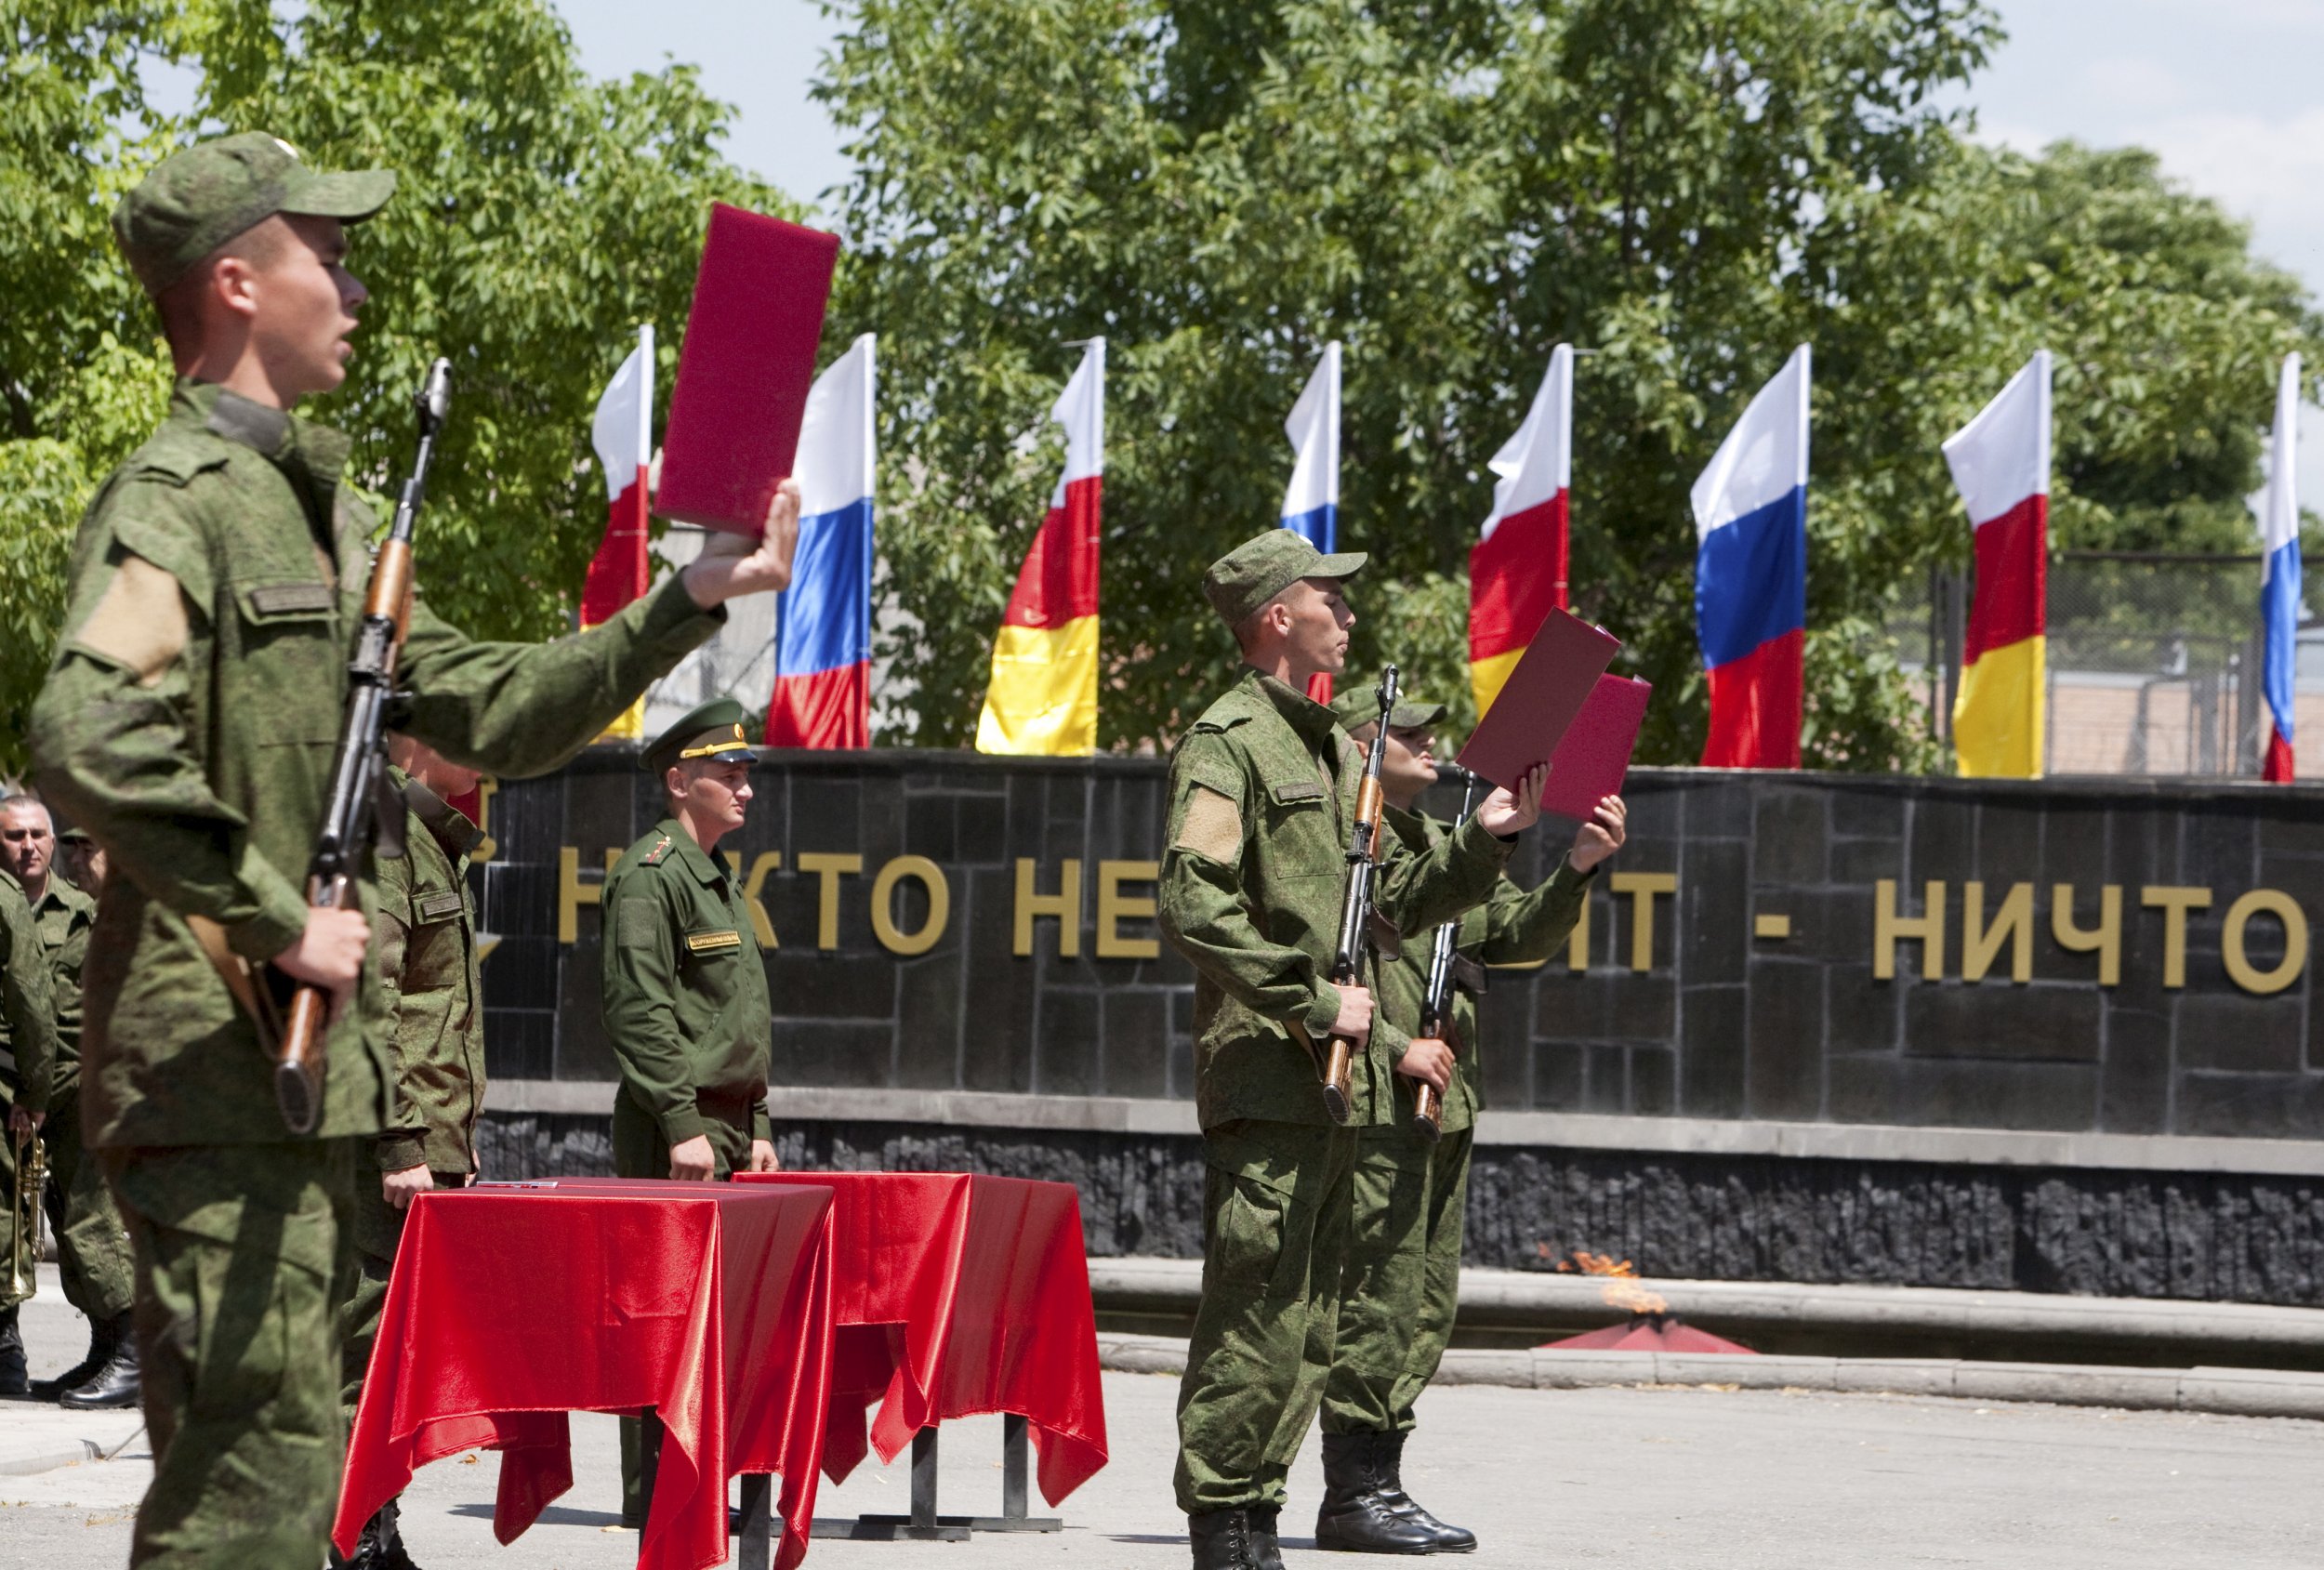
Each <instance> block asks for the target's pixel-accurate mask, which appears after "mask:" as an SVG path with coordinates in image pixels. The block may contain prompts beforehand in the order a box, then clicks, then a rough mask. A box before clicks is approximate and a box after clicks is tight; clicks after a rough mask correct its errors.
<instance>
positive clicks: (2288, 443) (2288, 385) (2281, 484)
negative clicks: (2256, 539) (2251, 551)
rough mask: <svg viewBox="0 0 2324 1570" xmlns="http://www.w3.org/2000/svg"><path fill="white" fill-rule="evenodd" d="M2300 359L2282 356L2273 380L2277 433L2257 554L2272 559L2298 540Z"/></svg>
mask: <svg viewBox="0 0 2324 1570" xmlns="http://www.w3.org/2000/svg"><path fill="white" fill-rule="evenodd" d="M2299 452H2300V357H2299V356H2298V355H2296V354H2287V355H2285V356H2284V368H2283V370H2282V372H2281V373H2280V374H2279V375H2278V377H2277V380H2276V430H2275V434H2274V436H2273V437H2272V438H2271V439H2270V441H2269V442H2268V445H2267V488H2266V489H2265V491H2263V492H2261V493H2260V495H2259V498H2258V499H2259V521H2260V550H2261V552H2262V553H2263V554H2265V555H2273V554H2274V553H2275V552H2276V551H2277V550H2278V549H2280V548H2283V547H2285V546H2287V545H2290V544H2291V542H2292V541H2293V540H2296V539H2298V538H2299V537H2300V464H2299Z"/></svg>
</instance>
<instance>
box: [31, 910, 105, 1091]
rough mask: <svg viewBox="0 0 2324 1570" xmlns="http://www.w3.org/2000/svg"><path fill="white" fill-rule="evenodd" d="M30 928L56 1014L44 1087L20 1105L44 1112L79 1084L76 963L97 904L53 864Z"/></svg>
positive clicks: (84, 952) (84, 954)
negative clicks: (44, 962)
mask: <svg viewBox="0 0 2324 1570" xmlns="http://www.w3.org/2000/svg"><path fill="white" fill-rule="evenodd" d="M32 908H33V928H34V930H37V931H38V932H39V933H40V946H41V950H42V952H43V953H45V954H46V955H47V957H48V1001H49V1004H50V1006H51V1007H52V1008H53V1009H54V1010H55V1012H56V1018H57V1059H56V1062H55V1064H54V1066H53V1067H52V1068H51V1069H50V1071H49V1073H48V1075H47V1076H46V1078H47V1084H46V1087H45V1088H42V1089H40V1090H38V1091H32V1090H31V1089H30V1088H29V1087H28V1091H27V1094H26V1096H25V1098H24V1104H25V1105H26V1106H29V1107H31V1108H32V1109H33V1111H34V1112H42V1113H45V1112H46V1111H47V1110H48V1107H49V1104H50V1102H52V1101H54V1100H58V1099H60V1098H62V1097H65V1096H68V1095H70V1094H72V1093H73V1090H74V1089H75V1088H78V1087H79V1085H80V1083H81V967H82V966H83V965H84V964H85V963H86V961H87V959H88V935H89V930H90V929H91V928H92V927H94V926H96V924H97V902H96V901H95V900H93V899H91V898H89V897H88V896H87V895H86V894H84V893H83V892H81V891H80V890H78V889H76V888H74V887H73V885H72V884H70V883H68V882H66V881H65V879H64V878H63V877H61V876H59V874H58V873H57V872H56V871H55V869H54V868H51V869H50V871H49V874H48V887H47V888H46V889H44V890H42V891H41V896H40V903H39V904H36V905H33V907H32Z"/></svg>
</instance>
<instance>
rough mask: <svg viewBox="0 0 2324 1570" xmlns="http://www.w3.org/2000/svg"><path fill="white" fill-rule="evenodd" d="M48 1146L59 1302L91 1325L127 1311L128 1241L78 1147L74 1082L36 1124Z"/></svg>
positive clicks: (94, 1167) (99, 1175) (101, 1172)
mask: <svg viewBox="0 0 2324 1570" xmlns="http://www.w3.org/2000/svg"><path fill="white" fill-rule="evenodd" d="M40 1131H41V1135H42V1137H43V1138H44V1139H45V1140H46V1141H47V1144H48V1193H47V1194H46V1195H44V1196H43V1201H44V1204H45V1207H46V1209H47V1212H48V1230H49V1231H50V1232H52V1233H54V1234H56V1238H57V1268H58V1273H59V1274H60V1275H61V1276H62V1277H63V1278H64V1300H65V1301H66V1302H68V1303H71V1304H72V1305H73V1307H74V1308H76V1309H79V1310H80V1311H81V1312H82V1313H85V1314H86V1315H88V1317H89V1319H90V1320H91V1321H92V1322H98V1321H103V1320H107V1319H111V1318H112V1317H113V1316H114V1315H115V1314H118V1313H128V1312H129V1304H130V1301H131V1300H132V1298H133V1297H134V1295H135V1294H134V1292H133V1290H132V1287H131V1285H130V1275H131V1267H130V1261H129V1238H128V1234H126V1233H125V1232H124V1231H122V1227H121V1212H120V1211H118V1210H117V1209H115V1208H114V1207H113V1196H112V1191H111V1190H110V1189H108V1188H106V1186H105V1169H104V1168H103V1167H102V1166H101V1165H99V1163H98V1161H97V1160H96V1158H95V1155H94V1153H92V1152H90V1151H88V1150H86V1149H84V1148H83V1147H82V1144H81V1089H80V1085H79V1083H78V1082H77V1081H75V1082H74V1083H73V1085H72V1086H71V1087H70V1088H67V1089H66V1090H64V1091H63V1092H62V1093H61V1094H59V1095H56V1096H52V1097H51V1098H50V1100H49V1102H48V1120H47V1121H46V1123H43V1124H42V1125H41V1126H40Z"/></svg>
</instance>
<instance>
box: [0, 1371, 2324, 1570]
mask: <svg viewBox="0 0 2324 1570" xmlns="http://www.w3.org/2000/svg"><path fill="white" fill-rule="evenodd" d="M1176 1394H1177V1382H1176V1380H1174V1379H1170V1378H1168V1377H1166V1376H1159V1375H1139V1374H1128V1373H1109V1374H1108V1375H1106V1377H1105V1395H1106V1418H1107V1427H1108V1430H1109V1431H1110V1433H1111V1436H1112V1440H1113V1448H1114V1458H1113V1463H1112V1464H1111V1465H1110V1466H1108V1467H1107V1468H1106V1469H1105V1470H1104V1471H1102V1472H1100V1473H1099V1474H1098V1475H1097V1476H1096V1477H1095V1478H1094V1479H1092V1480H1091V1481H1090V1482H1089V1484H1087V1485H1086V1486H1085V1487H1084V1488H1083V1489H1082V1490H1081V1492H1080V1493H1078V1494H1076V1495H1075V1496H1074V1497H1072V1498H1070V1499H1068V1500H1067V1501H1066V1502H1065V1504H1064V1506H1063V1511H1062V1514H1063V1516H1064V1518H1065V1520H1066V1522H1067V1530H1066V1531H1064V1532H1063V1533H1061V1534H1058V1535H1057V1536H1054V1537H1016V1538H1007V1537H982V1538H979V1539H977V1540H975V1541H972V1542H971V1543H968V1544H908V1543H895V1544H891V1543H850V1542H818V1543H816V1544H815V1545H814V1546H813V1549H812V1552H811V1553H810V1555H809V1558H808V1563H809V1564H810V1565H814V1566H824V1567H825V1570H985V1567H997V1566H1018V1565H1027V1564H1059V1565H1090V1566H1103V1567H1115V1566H1119V1567H1122V1570H1145V1567H1149V1566H1151V1567H1153V1570H1164V1567H1171V1566H1178V1565H1182V1564H1184V1563H1186V1550H1185V1547H1184V1544H1183V1539H1182V1524H1181V1521H1180V1518H1179V1517H1178V1515H1177V1514H1176V1512H1175V1511H1173V1510H1172V1508H1171V1503H1170V1496H1169V1470H1170V1461H1171V1447H1172V1443H1173V1433H1174V1429H1173V1423H1172V1410H1173V1405H1174V1401H1175V1397H1176ZM13 1415H14V1411H13V1409H0V1427H4V1426H6V1424H7V1418H8V1417H11V1416H13ZM1421 1418H1422V1426H1421V1429H1420V1431H1419V1434H1418V1435H1417V1436H1416V1438H1415V1439H1414V1441H1413V1443H1412V1448H1411V1451H1410V1453H1409V1457H1408V1459H1407V1465H1406V1478H1407V1481H1408V1482H1409V1483H1410V1484H1411V1485H1412V1487H1413V1489H1414V1491H1415V1492H1416V1493H1418V1494H1419V1497H1422V1498H1423V1499H1425V1500H1426V1501H1427V1502H1428V1503H1429V1504H1431V1505H1432V1506H1433V1508H1435V1509H1436V1510H1437V1511H1440V1512H1441V1513H1442V1514H1444V1515H1445V1516H1446V1517H1447V1518H1449V1519H1452V1520H1456V1521H1460V1522H1463V1523H1465V1524H1469V1525H1472V1526H1473V1527H1475V1528H1476V1529H1477V1531H1478V1533H1479V1534H1480V1536H1481V1537H1482V1538H1483V1548H1482V1549H1481V1550H1480V1551H1479V1552H1478V1553H1476V1554H1475V1555H1473V1556H1471V1557H1470V1558H1468V1559H1466V1560H1464V1561H1460V1562H1459V1563H1465V1564H1469V1565H1473V1566H1476V1567H1477V1570H1500V1567H1506V1570H1519V1567H1524V1570H1535V1567H1538V1566H1543V1565H1578V1566H1595V1565H1604V1566H1618V1565H1620V1566H1628V1565H1653V1566H1655V1567H1656V1570H1759V1567H1766V1570H1799V1567H1800V1566H1802V1565H1803V1564H1804V1565H1815V1566H1816V1567H1817V1570H1853V1567H1858V1566H1863V1567H1875V1566H1877V1567H1888V1566H1921V1565H1974V1566H1977V1567H1979V1570H2010V1567H2016V1566H2023V1567H2025V1570H2131V1567H2144V1566H2149V1565H2161V1564H2169V1565H2195V1566H2207V1565H2227V1564H2232V1565H2235V1566H2236V1567H2237V1570H2279V1567H2280V1570H2295V1567H2297V1570H2312V1567H2313V1566H2314V1565H2316V1564H2317V1563H2319V1562H2320V1561H2324V1493H2319V1491H2318V1490H2317V1487H2316V1479H2317V1475H2318V1469H2319V1468H2320V1467H2324V1423H2318V1422H2313V1421H2304V1420H2299V1419H2287V1418H2236V1417H2218V1416H2212V1415H2207V1414H2193V1413H2183V1412H2121V1411H2111V1410H2106V1409H2104V1408H2097V1407H2086V1406H2070V1407H2068V1406H2044V1405H2027V1404H2014V1405H2003V1404H1991V1405H1981V1404H1978V1403H1976V1402H1972V1401H1961V1400H1949V1399H1933V1398H1926V1397H1907V1396H1882V1395H1865V1394H1848V1393H1840V1392H1803V1391H1784V1392H1777V1391H1752V1390H1720V1389H1703V1388H1695V1389H1685V1388H1671V1387H1666V1388H1657V1389H1635V1388H1608V1389H1592V1390H1570V1391H1569V1390H1554V1391H1552V1390H1521V1389H1504V1388H1498V1387H1492V1386H1463V1387H1457V1388H1449V1389H1443V1390H1437V1391H1433V1392H1431V1393H1430V1394H1429V1396H1428V1397H1427V1398H1426V1400H1425V1402H1424V1403H1423V1405H1422V1407H1421ZM96 1432H98V1430H96V1429H95V1428H94V1427H92V1429H91V1434H92V1436H94V1435H95V1433H96ZM944 1433H945V1437H944V1448H943V1484H942V1486H943V1503H944V1507H945V1508H946V1509H948V1510H970V1509H990V1508H993V1506H994V1505H995V1504H996V1503H997V1497H998V1489H999V1424H998V1421H997V1419H991V1418H986V1419H978V1420H974V1421H971V1422H965V1423H960V1424H957V1425H953V1426H951V1427H948V1428H947V1429H946V1430H945V1431H944ZM574 1447H575V1452H576V1454H575V1458H574V1459H575V1467H574V1471H575V1475H576V1478H577V1481H576V1483H575V1485H574V1491H573V1492H572V1493H571V1494H569V1495H567V1496H566V1497H565V1498H563V1499H562V1500H561V1501H559V1503H558V1504H556V1505H555V1506H552V1507H551V1508H550V1510H549V1511H548V1514H547V1515H546V1516H545V1517H544V1518H543V1519H542V1521H541V1522H540V1523H539V1524H537V1525H535V1527H534V1529H533V1530H532V1531H531V1532H529V1533H527V1534H526V1535H525V1536H524V1537H521V1538H519V1539H518V1540H517V1542H515V1543H514V1544H512V1545H511V1546H509V1547H508V1548H506V1549H503V1548H501V1547H499V1546H498V1545H497V1544H495V1542H494V1541H493V1539H492V1531H491V1519H490V1518H491V1509H492V1503H491V1501H492V1497H493V1488H494V1483H495V1477H496V1475H497V1466H498V1462H497V1459H496V1458H494V1457H492V1456H489V1455H485V1456H480V1457H475V1458H467V1457H463V1458H452V1459H447V1460H444V1461H440V1462H438V1463H436V1464H435V1465H434V1466H431V1467H429V1468H427V1469H426V1470H424V1471H422V1472H421V1473H420V1474H419V1476H418V1478H417V1479H416V1481H415V1483H414V1485H413V1488H412V1491H411V1493H410V1495H409V1496H408V1497H407V1501H406V1522H407V1538H408V1540H409V1542H410V1543H411V1545H412V1548H413V1550H414V1553H415V1555H416V1558H417V1560H418V1562H419V1563H421V1564H423V1565H426V1566H428V1567H429V1570H447V1567H450V1570H460V1567H474V1570H546V1567H549V1566H558V1567H562V1570H598V1567H602V1570H623V1567H626V1566H627V1565H629V1564H631V1563H634V1561H635V1555H636V1551H637V1539H636V1537H634V1536H633V1535H631V1534H628V1533H625V1532H622V1531H620V1530H618V1528H614V1529H612V1530H609V1529H608V1528H609V1527H614V1515H613V1511H614V1508H615V1505H616V1489H615V1483H614V1425H613V1422H612V1420H611V1419H609V1418H592V1417H582V1418H575V1419H574ZM150 1464H151V1463H150V1458H147V1457H146V1456H145V1455H144V1453H143V1446H142V1445H141V1444H140V1445H134V1446H132V1448H131V1450H130V1452H129V1453H127V1454H126V1455H125V1456H124V1457H123V1458H121V1459H120V1460H117V1461H114V1462H111V1463H83V1464H79V1465H75V1466H72V1467H66V1468H62V1469H59V1470H57V1471H49V1472H45V1473H43V1474H40V1475H39V1476H34V1477H13V1476H0V1570H15V1567H18V1566H24V1567H28V1570H29V1567H32V1566H42V1567H47V1566H61V1565H73V1566H81V1565H105V1564H118V1563H122V1562H123V1559H124V1557H125V1551H126V1546H127V1542H128V1536H129V1523H130V1518H131V1512H132V1511H133V1510H134V1508H135V1503H136V1499H137V1497H138V1494H139V1491H140V1490H141V1489H142V1488H143V1485H144V1481H145V1478H146V1477H147V1476H148V1475H149V1473H150ZM907 1488H908V1483H907V1481H906V1477H905V1465H904V1464H899V1465H898V1466H897V1467H895V1468H893V1469H890V1470H882V1469H880V1468H878V1467H877V1466H874V1465H870V1464H867V1465H865V1467H864V1468H863V1469H861V1470H860V1471H858V1472H857V1473H856V1475H855V1476H853V1477H851V1478H850V1479H849V1480H848V1482H847V1483H846V1484H843V1485H840V1486H831V1485H829V1484H826V1485H825V1488H824V1489H823V1491H822V1495H821V1498H820V1501H819V1510H820V1511H821V1512H822V1513H824V1514H826V1515H836V1514H846V1513H854V1512H859V1511H903V1510H904V1509H905V1495H906V1492H907ZM1319 1489H1320V1477H1319V1475H1318V1471H1317V1463H1316V1455H1315V1446H1314V1443H1313V1442H1312V1441H1311V1443H1310V1444H1309V1445H1308V1446H1307V1448H1306V1450H1305V1452H1304V1453H1303V1454H1302V1456H1301V1461H1300V1465H1299V1467H1298V1468H1297V1470H1296V1471H1294V1474H1293V1478H1292V1507H1291V1511H1290V1512H1289V1514H1288V1517H1287V1521H1286V1525H1287V1528H1288V1531H1289V1540H1288V1542H1287V1548H1288V1550H1289V1551H1288V1553H1287V1560H1288V1562H1289V1563H1291V1564H1293V1565H1295V1566H1296V1565H1301V1564H1306V1565H1314V1566H1317V1567H1318V1570H1320V1567H1321V1566H1323V1565H1326V1564H1331V1563H1340V1564H1345V1563H1351V1562H1350V1561H1347V1560H1344V1559H1338V1558H1327V1556H1325V1555H1323V1554H1320V1553H1317V1552H1314V1551H1313V1550H1310V1549H1307V1548H1305V1547H1304V1546H1303V1545H1304V1544H1305V1542H1306V1540H1307V1536H1308V1533H1309V1531H1310V1529H1311V1525H1312V1522H1313V1517H1312V1515H1311V1514H1309V1513H1308V1512H1310V1511H1313V1510H1314V1502H1315V1499H1316V1497H1317V1494H1318V1491H1319Z"/></svg>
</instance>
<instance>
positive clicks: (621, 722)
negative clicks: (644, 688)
mask: <svg viewBox="0 0 2324 1570" xmlns="http://www.w3.org/2000/svg"><path fill="white" fill-rule="evenodd" d="M644 734H645V699H643V698H640V699H639V700H638V701H637V702H636V703H634V704H631V705H630V706H628V707H627V708H625V709H623V710H622V711H621V712H620V713H619V714H617V715H615V716H614V722H613V723H612V724H611V725H608V726H606V727H605V730H604V733H603V734H601V735H600V736H599V737H598V738H597V739H598V740H599V741H601V742H634V741H637V740H639V739H640V737H642V736H643V735H644Z"/></svg>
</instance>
